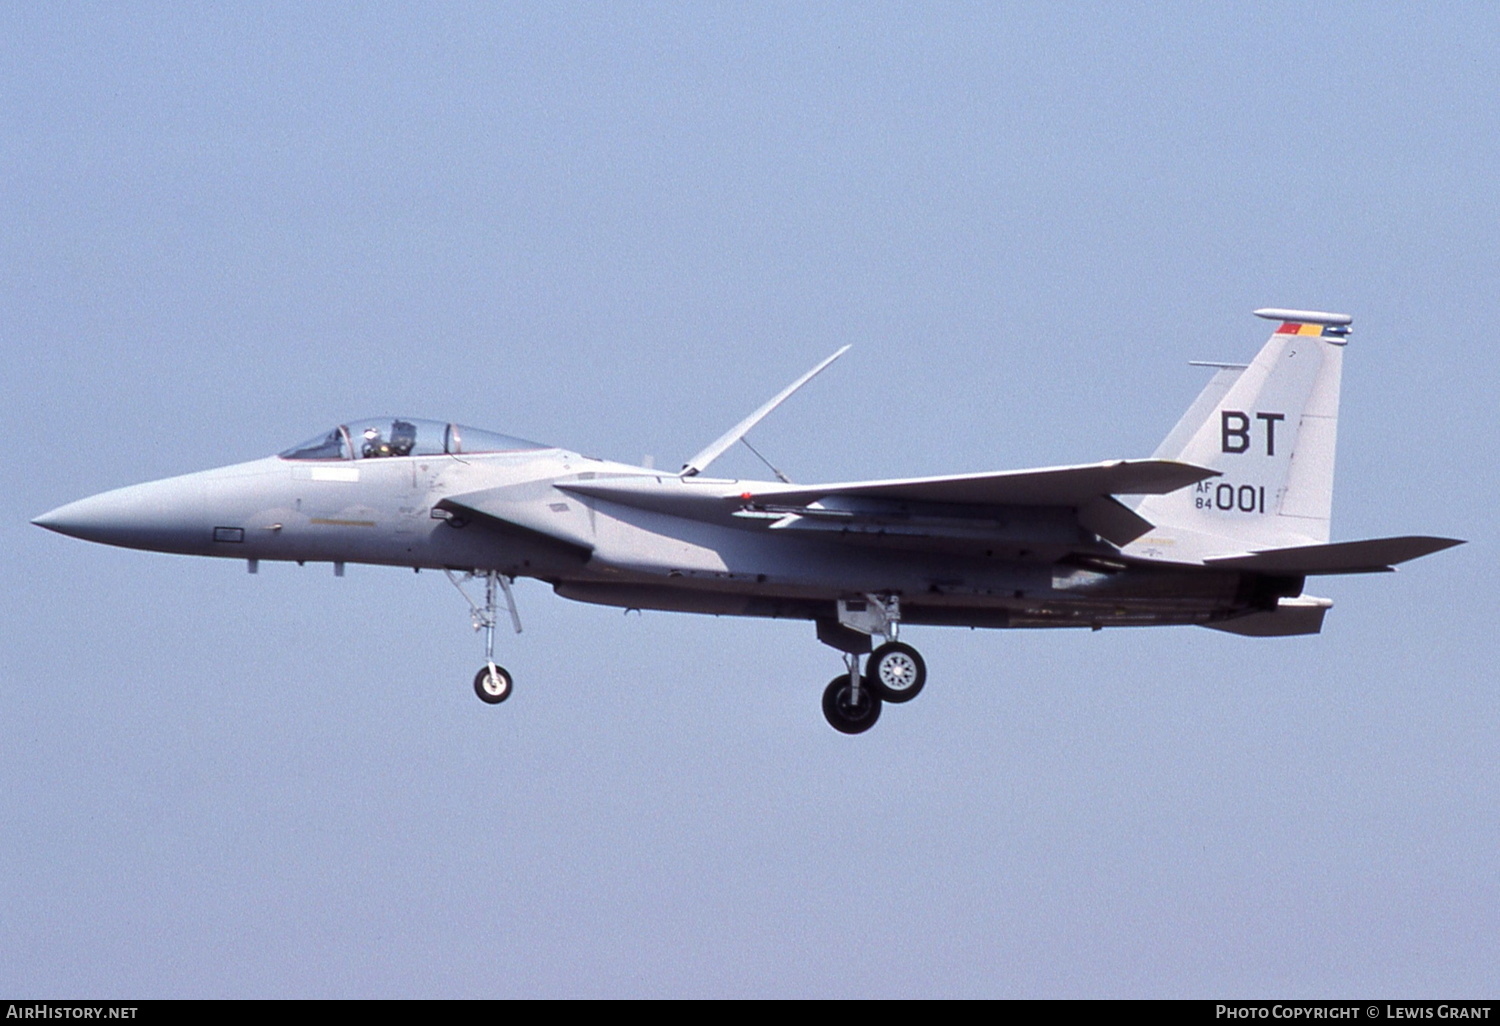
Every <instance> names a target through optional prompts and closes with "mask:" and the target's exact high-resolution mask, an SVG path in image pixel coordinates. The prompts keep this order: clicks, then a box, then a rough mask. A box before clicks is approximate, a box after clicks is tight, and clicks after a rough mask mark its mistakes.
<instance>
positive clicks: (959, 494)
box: [557, 459, 1218, 545]
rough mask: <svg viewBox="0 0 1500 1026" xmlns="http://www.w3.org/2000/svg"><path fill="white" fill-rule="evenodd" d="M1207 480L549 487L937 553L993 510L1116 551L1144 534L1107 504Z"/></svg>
mask: <svg viewBox="0 0 1500 1026" xmlns="http://www.w3.org/2000/svg"><path fill="white" fill-rule="evenodd" d="M1217 473H1218V472H1217V471H1213V470H1207V469H1205V468H1203V467H1198V466H1194V465H1192V464H1189V463H1181V462H1178V461H1176V460H1156V459H1152V460H1120V461H1115V462H1111V463H1093V464H1087V465H1083V466H1074V467H1044V468H1041V469H1036V470H1012V471H1001V472H998V473H988V474H958V475H950V476H945V477H917V478H897V479H892V480H887V481H854V482H845V483H835V484H823V485H787V484H777V483H774V482H736V481H721V482H720V481H702V479H701V478H698V479H694V478H685V479H684V478H676V477H666V476H664V475H634V476H629V477H614V478H599V479H592V480H580V481H567V482H559V483H558V485H557V487H558V488H560V489H562V490H563V491H565V492H574V493H577V494H580V495H587V496H590V497H593V498H595V499H604V500H607V501H610V502H617V503H620V504H622V505H626V506H634V507H637V508H640V509H649V510H655V511H658V512H662V513H670V514H673V515H675V516H685V517H690V518H693V519H699V520H708V521H714V522H720V523H732V522H737V523H738V524H739V525H740V526H743V527H747V528H749V527H753V526H757V525H763V526H764V527H767V528H770V529H779V530H832V531H834V532H836V536H837V537H839V538H841V539H843V540H850V541H859V540H864V539H866V538H867V537H870V536H878V537H880V538H882V539H884V540H887V541H892V540H894V539H896V538H905V539H906V540H907V541H908V542H910V543H913V544H922V543H923V540H924V539H925V540H927V541H933V540H936V539H945V540H946V541H945V542H944V543H945V544H946V543H948V542H953V541H956V540H963V541H964V542H965V543H972V544H976V545H981V544H983V543H984V539H990V538H993V536H994V531H995V526H994V515H995V514H994V508H995V507H1017V506H1021V507H1027V506H1030V507H1052V508H1073V509H1076V510H1077V522H1078V523H1081V524H1082V525H1083V526H1084V527H1086V528H1088V529H1089V530H1091V531H1093V532H1095V533H1096V534H1098V535H1100V536H1101V537H1104V538H1107V539H1109V540H1110V541H1112V542H1114V543H1115V544H1116V545H1125V544H1128V543H1129V542H1130V541H1131V540H1133V539H1135V538H1138V537H1140V535H1142V534H1144V533H1145V532H1146V531H1149V530H1150V529H1151V524H1150V523H1149V522H1147V521H1146V520H1143V519H1142V518H1141V517H1139V516H1137V515H1136V514H1135V513H1134V512H1132V511H1131V510H1130V509H1128V508H1127V507H1126V506H1124V505H1122V504H1121V503H1119V502H1118V501H1116V500H1115V499H1114V498H1113V496H1114V495H1117V494H1119V495H1141V494H1149V495H1156V494H1162V493H1164V492H1169V491H1174V490H1176V489H1178V488H1184V487H1187V486H1188V485H1191V484H1196V483H1197V482H1198V481H1202V480H1204V479H1205V478H1208V477H1214V476H1216V475H1217ZM913 507H915V508H913ZM731 518H733V519H731Z"/></svg>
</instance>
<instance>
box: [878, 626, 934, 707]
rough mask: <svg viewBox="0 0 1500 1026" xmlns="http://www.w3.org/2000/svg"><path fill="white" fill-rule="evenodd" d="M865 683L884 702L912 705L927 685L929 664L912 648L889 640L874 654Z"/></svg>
mask: <svg viewBox="0 0 1500 1026" xmlns="http://www.w3.org/2000/svg"><path fill="white" fill-rule="evenodd" d="M865 680H866V681H868V682H869V687H870V690H871V691H873V692H875V693H876V694H877V695H879V696H880V698H881V701H885V702H895V703H897V704H900V703H901V702H910V701H911V700H912V699H913V698H916V697H917V695H919V694H921V692H922V687H923V685H925V684H926V683H927V664H926V663H924V662H923V661H922V657H921V655H919V654H918V653H917V650H916V649H914V648H912V647H911V646H910V645H903V644H902V643H901V642H899V641H888V642H886V643H885V644H884V645H881V646H880V647H879V648H877V649H876V650H875V651H873V652H871V653H870V661H869V662H868V663H866V664H865Z"/></svg>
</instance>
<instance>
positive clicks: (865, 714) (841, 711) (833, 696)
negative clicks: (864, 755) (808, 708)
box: [823, 673, 880, 734]
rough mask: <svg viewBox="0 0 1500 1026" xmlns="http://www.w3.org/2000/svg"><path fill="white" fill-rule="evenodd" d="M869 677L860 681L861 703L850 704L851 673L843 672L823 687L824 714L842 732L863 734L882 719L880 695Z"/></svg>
mask: <svg viewBox="0 0 1500 1026" xmlns="http://www.w3.org/2000/svg"><path fill="white" fill-rule="evenodd" d="M868 680H869V678H865V679H864V680H862V681H861V682H860V688H859V705H858V706H851V705H850V704H849V675H848V674H847V673H841V674H839V675H838V676H837V677H835V678H833V680H832V682H831V683H829V685H828V687H826V688H824V689H823V716H824V717H825V718H826V719H827V720H828V725H829V726H830V727H832V728H833V729H834V730H836V731H838V732H839V733H840V734H863V733H864V732H865V731H867V730H869V729H870V728H871V727H873V726H875V721H876V720H878V719H880V696H879V695H877V694H876V693H875V692H874V691H873V690H871V689H870V687H869V684H868V683H867V682H868Z"/></svg>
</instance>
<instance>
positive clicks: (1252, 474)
mask: <svg viewBox="0 0 1500 1026" xmlns="http://www.w3.org/2000/svg"><path fill="white" fill-rule="evenodd" d="M1255 313H1256V316H1258V317H1265V318H1268V319H1271V320H1275V321H1277V322H1278V327H1277V328H1276V330H1275V331H1274V332H1273V333H1272V334H1271V338H1270V340H1269V341H1267V342H1266V344H1265V346H1264V347H1263V348H1262V349H1261V351H1260V353H1259V354H1258V355H1257V356H1256V357H1255V359H1254V361H1252V362H1251V364H1250V365H1249V366H1248V367H1244V368H1240V367H1235V366H1231V365H1213V366H1218V367H1219V368H1220V369H1219V371H1218V372H1217V373H1216V374H1215V375H1214V377H1213V379H1212V380H1211V381H1210V382H1209V384H1208V387H1207V388H1205V389H1204V390H1203V393H1202V394H1201V395H1199V397H1198V399H1197V401H1196V402H1195V403H1194V404H1193V406H1192V407H1191V408H1190V409H1189V410H1188V412H1187V413H1186V414H1185V415H1184V416H1183V418H1182V420H1181V421H1180V422H1179V423H1178V425H1177V426H1176V427H1175V428H1174V429H1173V430H1172V433H1171V434H1170V435H1168V436H1167V438H1166V440H1165V441H1163V442H1162V445H1161V447H1160V448H1158V450H1157V453H1156V455H1157V456H1161V457H1165V458H1171V459H1180V460H1183V461H1184V462H1187V463H1194V464H1197V465H1199V466H1203V467H1210V468H1212V469H1214V470H1217V471H1219V472H1220V473H1221V474H1222V475H1223V476H1222V477H1217V478H1211V479H1209V480H1207V481H1203V482H1200V483H1199V484H1197V485H1194V486H1193V487H1191V488H1184V489H1181V490H1180V491H1176V492H1172V493H1170V494H1168V495H1152V496H1147V497H1146V498H1144V499H1143V500H1141V502H1140V504H1139V505H1138V506H1137V507H1136V512H1138V513H1139V514H1140V515H1141V516H1143V517H1145V518H1146V519H1147V520H1149V521H1151V523H1153V524H1155V525H1156V526H1157V530H1156V531H1155V532H1153V533H1154V534H1155V535H1158V536H1170V535H1173V534H1174V533H1175V534H1180V535H1183V536H1184V537H1183V538H1182V541H1184V542H1188V541H1189V539H1188V537H1187V536H1197V541H1196V542H1190V543H1189V544H1188V546H1187V547H1188V548H1191V549H1194V550H1198V551H1200V552H1206V551H1208V550H1212V549H1214V548H1223V549H1225V550H1226V551H1228V550H1234V549H1236V548H1237V549H1238V550H1239V551H1244V550H1248V549H1256V548H1265V547H1270V546H1285V545H1299V544H1300V545H1305V544H1311V543H1323V542H1327V541H1328V537H1329V520H1330V516H1331V512H1332V506H1333V457H1334V443H1335V441H1336V439H1337V433H1338V412H1339V379H1340V374H1341V370H1342V366H1343V352H1344V345H1345V343H1346V342H1347V340H1348V334H1349V324H1350V322H1351V318H1350V317H1349V316H1348V315H1346V314H1333V313H1318V312H1315V311H1310V310H1269V309H1268V310H1257V311H1255ZM1215 538H1216V539H1222V540H1223V541H1224V545H1222V546H1218V545H1215V544H1214V543H1213V542H1212V541H1211V540H1210V539H1215ZM1158 540H1160V538H1158ZM1181 554H1182V555H1186V554H1187V553H1186V552H1182V553H1181Z"/></svg>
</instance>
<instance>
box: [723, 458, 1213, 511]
mask: <svg viewBox="0 0 1500 1026" xmlns="http://www.w3.org/2000/svg"><path fill="white" fill-rule="evenodd" d="M1218 474H1219V472H1218V471H1216V470H1208V469H1207V468H1205V467H1198V466H1194V465H1193V464H1191V463H1182V462H1179V461H1177V460H1115V461H1113V462H1110V463H1090V464H1085V465H1083V466H1077V467H1043V468H1040V469H1038V470H1008V471H1002V472H999V473H990V474H957V475H953V476H949V477H911V478H900V479H894V480H889V481H851V482H846V483H842V484H826V485H787V486H784V487H783V486H769V487H762V488H760V489H758V490H757V491H756V492H755V493H754V496H753V500H754V501H755V502H777V503H809V502H816V501H818V500H819V499H826V498H828V497H830V496H835V495H847V496H858V497H862V498H870V499H890V500H893V501H897V502H937V503H953V504H972V505H982V506H1083V505H1085V504H1087V503H1089V502H1092V501H1093V500H1094V499H1096V498H1098V497H1099V496H1101V495H1164V494H1166V493H1167V492H1175V491H1176V490H1177V489H1179V488H1186V487H1188V486H1189V485H1193V484H1197V483H1198V482H1199V481H1203V480H1205V479H1207V478H1210V477H1217V476H1218Z"/></svg>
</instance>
